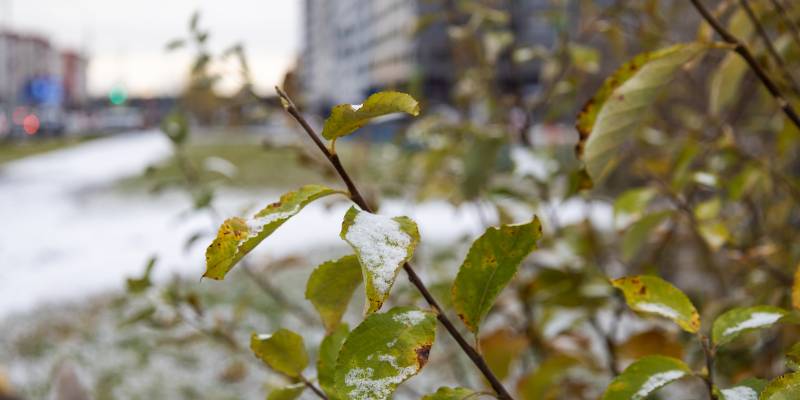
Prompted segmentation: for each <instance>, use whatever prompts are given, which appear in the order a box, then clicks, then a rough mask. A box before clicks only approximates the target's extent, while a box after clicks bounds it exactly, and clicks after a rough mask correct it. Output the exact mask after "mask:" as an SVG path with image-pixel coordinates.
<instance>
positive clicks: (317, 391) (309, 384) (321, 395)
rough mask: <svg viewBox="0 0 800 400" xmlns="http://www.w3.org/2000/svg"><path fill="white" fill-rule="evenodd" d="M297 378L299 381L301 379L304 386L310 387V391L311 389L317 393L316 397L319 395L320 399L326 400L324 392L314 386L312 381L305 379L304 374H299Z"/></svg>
mask: <svg viewBox="0 0 800 400" xmlns="http://www.w3.org/2000/svg"><path fill="white" fill-rule="evenodd" d="M299 378H300V380H301V381H303V384H304V385H306V387H307V388H309V389H311V391H313V392H314V394H316V395H317V397H319V398H320V399H322V400H328V396H326V395H325V393H323V392H322V390H320V389H319V388H318V387H316V386H315V385H314V384H313V383H311V381H309V380H308V379H306V377H305V376H303V375H302V374H301V375H300V376H299Z"/></svg>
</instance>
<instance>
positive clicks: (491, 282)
mask: <svg viewBox="0 0 800 400" xmlns="http://www.w3.org/2000/svg"><path fill="white" fill-rule="evenodd" d="M541 237H542V226H541V224H540V223H539V219H538V218H535V217H534V219H533V221H531V222H529V223H527V224H522V225H503V226H501V227H499V228H494V227H493V228H489V229H487V230H486V232H485V233H484V234H483V235H482V236H481V237H479V238H478V239H477V240H476V241H475V242H474V243H473V244H472V247H471V248H470V249H469V253H468V254H467V257H466V259H464V263H463V264H461V268H460V269H459V270H458V275H457V276H456V280H455V282H453V288H452V292H451V293H452V298H453V306H454V307H455V309H456V312H457V313H458V316H459V318H461V320H462V321H464V323H465V324H466V325H467V327H468V328H469V330H470V331H472V332H475V333H477V332H478V329H479V327H480V323H481V321H482V320H483V318H484V317H485V316H486V314H487V313H489V310H490V309H491V308H492V304H494V301H495V299H497V296H498V295H499V294H500V292H501V291H502V290H503V288H505V287H506V285H508V283H509V282H510V281H511V279H512V278H514V275H515V274H516V273H517V268H518V267H519V265H520V263H522V261H523V260H524V259H525V257H527V256H528V254H530V253H531V251H533V250H534V249H535V248H536V243H537V242H538V241H539V238H541Z"/></svg>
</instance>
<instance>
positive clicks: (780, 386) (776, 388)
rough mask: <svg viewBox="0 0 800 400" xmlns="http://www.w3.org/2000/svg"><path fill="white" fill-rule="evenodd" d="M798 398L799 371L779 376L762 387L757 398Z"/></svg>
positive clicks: (786, 399)
mask: <svg viewBox="0 0 800 400" xmlns="http://www.w3.org/2000/svg"><path fill="white" fill-rule="evenodd" d="M794 399H800V372H794V373H790V374H786V375H783V376H780V377H778V378H776V379H775V380H773V381H772V382H770V383H769V385H767V387H766V388H764V391H763V392H761V396H760V397H759V400H794Z"/></svg>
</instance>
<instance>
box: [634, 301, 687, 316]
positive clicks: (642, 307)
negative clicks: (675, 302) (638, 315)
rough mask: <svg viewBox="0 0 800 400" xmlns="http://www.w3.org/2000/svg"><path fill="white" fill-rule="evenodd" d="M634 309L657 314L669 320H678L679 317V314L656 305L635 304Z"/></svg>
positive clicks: (666, 307) (671, 309)
mask: <svg viewBox="0 0 800 400" xmlns="http://www.w3.org/2000/svg"><path fill="white" fill-rule="evenodd" d="M636 309H638V310H639V311H644V312H649V313H653V314H658V315H661V316H662V317H666V318H670V319H678V318H680V316H681V315H680V313H678V312H677V311H675V310H674V309H673V308H671V307H668V306H665V305H663V304H658V303H637V304H636Z"/></svg>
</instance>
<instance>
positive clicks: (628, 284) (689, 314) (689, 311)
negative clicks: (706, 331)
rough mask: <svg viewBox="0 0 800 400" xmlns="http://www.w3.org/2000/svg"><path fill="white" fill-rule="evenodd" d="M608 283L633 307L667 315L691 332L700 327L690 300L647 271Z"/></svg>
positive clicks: (648, 312) (643, 311) (642, 311)
mask: <svg viewBox="0 0 800 400" xmlns="http://www.w3.org/2000/svg"><path fill="white" fill-rule="evenodd" d="M611 284H612V285H613V286H614V287H616V288H617V289H619V290H621V291H622V293H623V294H624V295H625V302H626V303H628V306H629V307H630V308H631V309H633V310H634V311H637V312H641V313H647V314H655V315H658V316H661V317H665V318H668V319H670V320H672V321H673V322H675V323H676V324H678V326H680V327H681V328H683V330H685V331H687V332H690V333H695V332H697V331H698V329H700V315H699V314H698V313H697V309H695V307H694V304H692V302H691V301H690V300H689V298H688V297H686V295H685V294H684V293H683V292H681V291H680V289H678V288H676V287H675V286H672V284H670V283H669V282H667V281H665V280H663V279H661V278H659V277H657V276H651V275H639V276H629V277H623V278H619V279H614V280H612V281H611Z"/></svg>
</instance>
